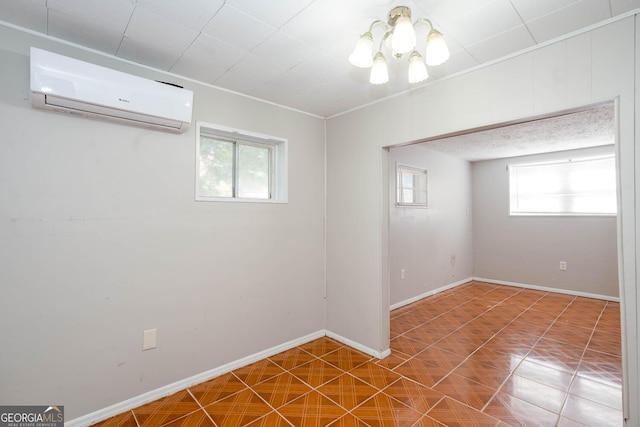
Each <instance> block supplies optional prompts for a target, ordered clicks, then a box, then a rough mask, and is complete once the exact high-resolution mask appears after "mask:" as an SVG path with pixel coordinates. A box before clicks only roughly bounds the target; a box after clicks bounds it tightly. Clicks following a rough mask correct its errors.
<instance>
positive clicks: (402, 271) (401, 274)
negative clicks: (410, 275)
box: [400, 268, 404, 280]
mask: <svg viewBox="0 0 640 427" xmlns="http://www.w3.org/2000/svg"><path fill="white" fill-rule="evenodd" d="M400 279H402V280H404V268H403V269H402V270H400Z"/></svg>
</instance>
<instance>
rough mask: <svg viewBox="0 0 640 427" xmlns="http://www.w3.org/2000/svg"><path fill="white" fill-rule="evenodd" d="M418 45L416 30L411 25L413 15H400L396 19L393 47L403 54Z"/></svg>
mask: <svg viewBox="0 0 640 427" xmlns="http://www.w3.org/2000/svg"><path fill="white" fill-rule="evenodd" d="M415 45H416V31H415V30H414V29H413V25H411V16H405V15H403V16H399V17H398V18H397V19H396V22H395V26H394V28H393V35H392V36H391V49H392V50H393V51H394V52H397V53H399V54H401V55H404V54H405V53H407V52H410V51H411V50H412V49H413V48H414V47H415Z"/></svg>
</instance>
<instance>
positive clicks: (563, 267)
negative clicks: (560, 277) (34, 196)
mask: <svg viewBox="0 0 640 427" xmlns="http://www.w3.org/2000/svg"><path fill="white" fill-rule="evenodd" d="M560 270H562V271H566V270H567V261H560Z"/></svg>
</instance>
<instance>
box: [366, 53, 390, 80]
mask: <svg viewBox="0 0 640 427" xmlns="http://www.w3.org/2000/svg"><path fill="white" fill-rule="evenodd" d="M388 81H389V70H388V69H387V60H386V59H385V57H384V55H383V54H382V52H378V53H376V56H375V57H374V58H373V66H372V67H371V75H370V76H369V82H370V83H371V84H374V85H379V84H383V83H387V82H388Z"/></svg>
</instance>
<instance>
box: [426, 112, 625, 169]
mask: <svg viewBox="0 0 640 427" xmlns="http://www.w3.org/2000/svg"><path fill="white" fill-rule="evenodd" d="M615 130H616V127H615V110H614V107H613V104H607V105H603V106H600V107H597V108H593V109H589V110H585V111H581V112H577V113H571V114H565V115H561V116H556V117H551V118H546V119H541V120H534V121H530V122H526V123H519V124H514V125H509V126H503V127H498V128H495V129H489V130H484V131H479V132H473V133H469V134H465V135H459V136H452V137H449V138H441V139H437V140H434V141H429V142H424V143H422V144H421V145H423V146H424V147H427V148H431V149H433V150H437V151H441V152H444V153H447V154H450V155H452V156H456V157H460V158H463V159H465V160H468V161H472V162H473V161H479V160H489V159H497V158H504V157H515V156H525V155H529V154H539V153H548V152H554V151H565V150H573V149H577V148H585V147H597V146H601V145H611V144H614V143H615Z"/></svg>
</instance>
